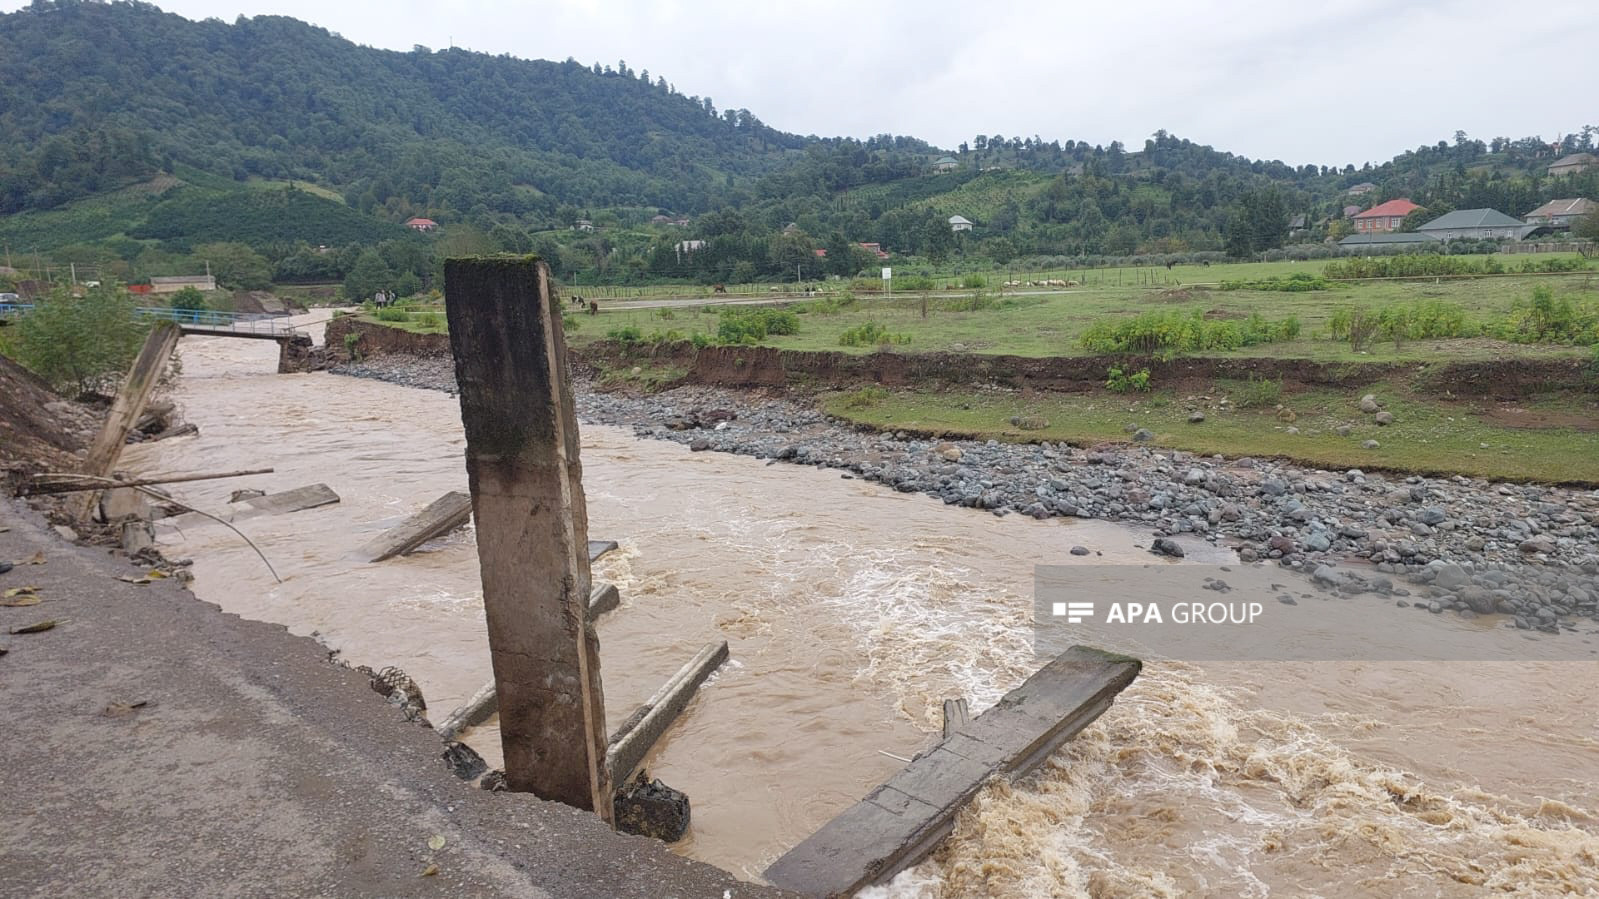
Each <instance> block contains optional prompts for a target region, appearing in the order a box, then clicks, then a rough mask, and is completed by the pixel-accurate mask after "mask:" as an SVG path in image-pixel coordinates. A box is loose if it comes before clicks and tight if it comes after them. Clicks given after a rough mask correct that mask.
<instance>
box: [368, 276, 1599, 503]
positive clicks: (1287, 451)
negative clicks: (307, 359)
mask: <svg viewBox="0 0 1599 899" xmlns="http://www.w3.org/2000/svg"><path fill="white" fill-rule="evenodd" d="M1525 258H1527V257H1509V258H1508V259H1507V260H1506V262H1507V263H1508V264H1510V265H1515V264H1517V263H1519V261H1520V260H1522V259H1525ZM1322 266H1323V264H1321V263H1265V264H1261V263H1254V264H1250V263H1240V264H1235V265H1212V266H1209V267H1208V268H1207V267H1192V266H1190V267H1179V268H1178V269H1176V270H1174V272H1173V273H1167V272H1166V271H1165V270H1164V269H1160V270H1147V271H1143V272H1142V274H1128V272H1123V273H1122V275H1121V277H1120V279H1119V280H1120V281H1121V282H1122V283H1121V284H1120V285H1119V286H1118V285H1116V284H1114V283H1112V284H1109V285H1105V286H1095V285H1094V283H1093V281H1090V283H1089V285H1087V286H1081V287H1077V288H1072V289H1067V290H1052V291H1038V290H1029V289H1026V288H1023V289H1021V290H995V289H956V290H931V291H927V292H925V293H923V292H913V293H905V294H896V295H894V296H892V297H889V296H886V295H877V294H861V293H852V292H849V291H846V290H842V289H840V290H836V291H834V292H822V293H819V294H818V295H816V296H814V297H811V298H805V299H794V300H792V301H783V302H782V305H781V306H779V307H775V308H774V307H770V306H750V305H743V306H719V305H710V304H701V303H697V302H693V301H685V302H682V303H677V304H673V305H669V306H659V305H657V306H654V307H647V308H640V307H637V306H633V307H630V306H629V304H628V303H626V302H602V303H601V304H600V305H601V311H600V314H598V315H595V316H590V315H588V314H583V313H576V314H571V315H569V316H568V317H567V338H568V340H569V341H570V342H571V343H572V344H574V345H575V346H583V345H586V344H590V343H593V342H595V341H599V340H622V341H624V342H629V341H630V342H637V343H641V344H642V343H647V342H652V341H662V340H690V339H695V338H698V339H699V340H700V341H701V342H704V343H714V342H716V341H717V340H718V338H719V337H725V336H726V333H725V332H724V331H723V330H722V326H723V325H724V323H725V322H726V321H727V320H728V319H729V318H737V317H740V316H760V315H765V314H768V313H770V312H772V311H776V309H781V310H782V311H784V312H791V313H793V315H792V316H785V317H784V319H785V321H786V322H787V324H786V325H785V326H784V327H783V328H782V329H781V330H783V331H785V332H788V331H791V332H792V333H782V334H777V333H772V334H768V335H767V336H765V337H764V338H763V339H761V340H760V341H759V343H760V344H761V345H765V346H775V347H783V348H791V349H796V350H825V351H839V352H846V353H870V352H879V351H885V350H886V351H889V352H895V353H921V352H947V353H972V354H1010V355H1019V356H1035V357H1042V356H1086V355H1098V354H1099V353H1098V351H1096V350H1095V349H1093V348H1091V347H1088V346H1085V345H1084V337H1085V335H1089V334H1090V329H1095V328H1098V329H1099V330H1100V331H1101V332H1102V331H1104V329H1106V328H1107V327H1110V328H1114V327H1115V326H1116V325H1117V324H1118V323H1123V322H1134V321H1141V320H1142V319H1141V318H1140V317H1141V316H1148V315H1149V314H1151V313H1154V314H1157V315H1160V316H1171V317H1175V318H1176V319H1178V320H1180V321H1183V322H1190V321H1193V320H1194V317H1195V316H1197V318H1198V320H1200V321H1202V322H1204V323H1206V324H1207V326H1208V325H1209V324H1217V323H1229V322H1230V323H1235V324H1238V325H1243V324H1245V323H1247V322H1248V321H1249V320H1250V317H1251V316H1258V319H1256V321H1257V322H1260V321H1263V322H1264V323H1266V324H1267V325H1269V326H1271V330H1272V333H1273V335H1274V337H1273V338H1271V339H1266V340H1264V341H1263V342H1258V343H1253V344H1251V345H1244V346H1237V347H1232V348H1223V349H1201V350H1189V351H1186V352H1183V351H1168V352H1172V353H1173V354H1177V355H1203V356H1237V357H1270V358H1282V359H1310V360H1317V361H1325V362H1351V363H1358V362H1395V361H1402V362H1416V363H1428V362H1442V361H1484V360H1511V361H1514V360H1516V359H1534V358H1551V357H1554V358H1580V359H1593V360H1594V363H1593V367H1592V368H1591V369H1590V371H1591V372H1592V374H1591V375H1589V376H1588V377H1587V380H1586V381H1585V383H1581V384H1572V385H1570V389H1567V390H1561V391H1557V392H1555V393H1551V394H1548V395H1543V396H1539V397H1533V398H1527V399H1524V400H1520V401H1518V402H1514V403H1506V402H1498V401H1491V400H1483V401H1473V402H1463V401H1458V400H1452V399H1449V398H1447V397H1446V396H1445V397H1440V396H1439V395H1438V394H1437V392H1436V391H1435V390H1422V389H1420V388H1419V387H1413V385H1411V384H1410V383H1408V378H1405V379H1399V380H1397V381H1395V382H1391V383H1387V384H1384V385H1381V386H1380V387H1377V388H1375V389H1372V390H1370V391H1369V392H1374V393H1376V394H1377V395H1378V397H1379V398H1380V399H1381V400H1382V401H1383V403H1384V405H1385V407H1386V409H1387V410H1388V411H1390V412H1392V413H1393V415H1394V423H1393V424H1391V425H1388V426H1379V425H1377V424H1376V423H1375V421H1374V420H1373V417H1372V416H1369V415H1363V414H1361V413H1360V412H1359V411H1358V409H1357V408H1356V404H1357V402H1358V401H1359V399H1360V395H1361V394H1363V393H1365V392H1368V390H1366V389H1356V388H1350V389H1349V390H1347V391H1341V390H1336V389H1325V388H1306V387H1305V386H1303V385H1297V384H1292V383H1289V384H1284V383H1281V382H1269V381H1268V382H1228V381H1216V382H1213V383H1208V384H1203V385H1190V384H1184V385H1181V389H1179V386H1178V385H1172V384H1160V383H1152V384H1149V385H1148V388H1149V389H1148V390H1147V391H1142V392H1141V391H1139V390H1137V389H1136V388H1135V389H1132V390H1129V391H1128V392H1125V393H1122V392H1113V391H1112V390H1109V389H1103V390H1092V391H1089V392H1086V393H1054V392H1043V391H1027V392H1020V391H1015V390H1002V389H961V390H933V389H928V388H917V387H911V388H908V389H900V390H885V389H882V388H880V387H865V388H861V389H859V390H849V391H841V392H838V393H833V394H828V395H824V396H822V397H821V398H820V401H821V403H822V406H823V407H824V408H825V409H826V410H827V411H828V412H829V413H831V414H833V415H836V416H839V417H840V418H844V419H847V420H850V421H854V422H858V423H862V424H867V425H872V426H875V427H878V428H883V429H900V428H903V429H909V430H914V431H918V432H930V433H937V434H944V435H951V436H955V435H959V436H968V437H974V438H982V439H989V438H992V439H1000V440H1016V441H1038V440H1051V441H1065V442H1068V443H1073V444H1078V445H1084V444H1095V443H1102V442H1113V441H1126V440H1128V439H1130V438H1129V434H1130V430H1131V429H1132V428H1136V427H1142V428H1147V429H1148V430H1150V431H1151V432H1153V433H1154V435H1155V440H1154V441H1153V445H1154V446H1157V447H1168V448H1172V449H1180V450H1186V451H1191V452H1196V453H1205V454H1210V453H1222V454H1225V455H1229V456H1239V455H1256V456H1272V457H1281V458H1288V459H1293V460H1296V461H1299V462H1303V463H1307V464H1311V465H1316V466H1320V467H1325V468H1329V469H1334V470H1338V469H1344V468H1368V469H1384V470H1392V471H1404V472H1417V473H1427V474H1457V473H1458V474H1466V475H1471V476H1480V477H1488V478H1500V479H1511V480H1528V481H1546V482H1567V483H1583V484H1599V391H1596V389H1595V387H1594V385H1595V384H1596V383H1599V352H1596V349H1595V347H1594V346H1591V345H1588V343H1590V342H1591V341H1593V340H1599V272H1595V271H1593V270H1591V269H1590V270H1584V271H1580V272H1574V273H1566V274H1553V275H1541V274H1539V275H1535V274H1514V275H1502V276H1491V277H1473V278H1447V279H1446V278H1438V279H1418V280H1371V281H1357V282H1341V283H1334V284H1333V285H1332V286H1331V287H1330V288H1329V289H1321V290H1307V291H1304V292H1278V291H1267V290H1252V289H1228V290H1223V289H1221V284H1222V282H1223V281H1255V280H1259V279H1263V278H1270V277H1278V278H1286V277H1288V276H1289V275H1292V274H1295V273H1301V272H1303V273H1308V274H1313V275H1314V274H1319V273H1320V272H1321V271H1322ZM1098 274H1099V275H1100V278H1101V279H1104V280H1112V281H1114V280H1115V275H1113V274H1109V273H1106V272H1100V273H1098ZM1050 275H1051V276H1053V277H1060V278H1061V279H1062V280H1064V279H1067V278H1070V279H1072V280H1081V275H1080V273H1079V274H1078V275H1077V276H1075V277H1074V276H1073V275H1072V273H1065V272H1062V273H1050ZM1168 275H1172V276H1175V277H1180V276H1196V277H1197V276H1204V277H1205V278H1206V280H1207V281H1208V284H1193V283H1189V284H1183V285H1181V286H1176V285H1173V284H1170V283H1164V282H1163V278H1165V277H1166V276H1168ZM996 277H998V276H991V277H990V279H989V280H990V281H993V280H994V279H995V278H996ZM1041 277H1043V276H1042V275H1035V276H1033V277H1032V278H1031V280H1039V279H1040V278H1041ZM1024 280H1026V279H1024ZM1129 281H1132V282H1134V283H1133V284H1129V283H1128V282H1129ZM1535 291H1537V292H1539V293H1541V294H1542V295H1543V297H1544V301H1543V302H1544V307H1545V308H1546V309H1555V310H1565V311H1564V312H1563V313H1561V314H1563V315H1566V316H1567V320H1568V327H1567V330H1566V332H1565V334H1566V336H1564V337H1553V338H1546V339H1545V341H1544V342H1524V341H1526V340H1527V339H1528V337H1527V334H1526V333H1525V331H1523V332H1520V337H1519V338H1518V339H1516V340H1511V339H1508V338H1509V337H1512V336H1516V335H1515V334H1512V333H1511V331H1510V330H1507V329H1508V328H1510V324H1509V323H1520V324H1519V325H1518V326H1519V327H1523V328H1524V327H1525V322H1526V321H1527V316H1528V315H1529V312H1528V310H1529V309H1530V308H1532V300H1533V298H1534V296H1535ZM580 295H581V294H580ZM924 309H925V312H924ZM1353 309H1361V310H1366V311H1368V312H1372V313H1374V314H1375V313H1381V312H1383V311H1384V310H1388V311H1391V310H1396V309H1398V310H1406V309H1410V310H1414V309H1431V310H1433V312H1434V314H1436V313H1437V310H1440V309H1442V310H1446V311H1447V313H1448V316H1447V317H1448V318H1449V320H1450V321H1451V322H1452V323H1453V324H1451V325H1450V328H1451V329H1453V331H1452V332H1459V333H1467V334H1471V335H1473V336H1468V337H1428V338H1426V339H1410V338H1409V337H1406V338H1404V339H1400V340H1399V341H1398V342H1397V343H1396V342H1395V341H1394V340H1392V339H1389V340H1379V339H1372V340H1370V341H1369V342H1367V343H1366V344H1365V345H1364V346H1363V347H1362V348H1361V349H1360V350H1359V351H1357V350H1356V349H1355V348H1354V347H1353V346H1352V344H1351V342H1350V341H1349V340H1348V339H1347V338H1344V337H1337V336H1334V335H1335V333H1336V332H1338V331H1339V325H1338V320H1339V317H1340V316H1343V317H1344V319H1346V320H1347V318H1348V314H1349V311H1350V310H1353ZM368 315H369V317H372V318H377V317H378V316H381V317H382V318H383V319H387V320H388V321H386V322H385V323H387V324H391V325H393V326H395V327H402V328H405V329H406V330H411V331H416V332H421V333H429V332H437V331H441V330H442V329H443V323H442V315H440V314H439V310H438V308H437V307H431V308H420V307H417V308H412V309H410V310H409V311H405V310H381V311H380V312H378V313H376V314H372V313H369V314H368ZM1289 318H1293V319H1295V320H1297V323H1298V327H1297V329H1296V330H1295V331H1294V332H1293V335H1292V336H1291V338H1288V339H1276V337H1275V334H1276V333H1277V329H1278V326H1279V325H1280V324H1281V323H1283V322H1285V321H1286V320H1288V319H1289ZM1570 323H1574V324H1570ZM1345 328H1347V323H1346V324H1345ZM774 330H775V329H774ZM1282 333H1284V334H1286V333H1288V331H1287V329H1283V330H1282ZM1571 334H1576V335H1577V336H1576V337H1572V336H1570V335H1571ZM862 335H865V336H864V338H863V336H862ZM684 374H686V372H684V371H682V370H678V369H672V368H661V367H658V366H655V365H653V364H651V363H649V362H647V361H645V362H643V364H640V365H636V366H635V365H631V364H630V365H627V366H624V367H621V368H618V369H617V370H615V371H611V372H609V373H607V374H606V375H605V376H604V382H605V383H606V384H607V385H608V386H613V387H627V388H630V389H638V390H646V391H647V390H654V389H659V388H661V387H663V386H667V385H669V384H671V383H672V382H673V381H674V380H676V379H678V378H680V377H682V376H683V375H684ZM1108 374H1109V373H1108V372H1107V375H1108ZM1128 374H1133V373H1131V372H1129V373H1128ZM1195 411H1201V412H1203V413H1204V415H1205V419H1204V421H1202V422H1197V423H1191V422H1190V421H1189V416H1190V415H1191V414H1192V413H1193V412H1195ZM1013 420H1015V421H1018V422H1021V423H1022V424H1026V425H1028V427H1027V428H1026V429H1023V428H1022V427H1020V426H1019V425H1018V424H1014V423H1013ZM1368 440H1375V441H1377V443H1378V446H1376V447H1374V448H1367V447H1366V446H1365V442H1366V441H1368Z"/></svg>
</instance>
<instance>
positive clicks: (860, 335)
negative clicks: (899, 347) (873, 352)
mask: <svg viewBox="0 0 1599 899" xmlns="http://www.w3.org/2000/svg"><path fill="white" fill-rule="evenodd" d="M910 342H911V336H910V335H909V334H893V333H890V332H889V330H888V329H887V328H885V327H883V326H882V325H880V324H878V323H877V322H866V323H865V324H862V325H858V326H856V327H854V328H851V329H849V330H848V331H845V332H844V333H842V334H840V335H838V343H839V345H840V346H890V345H892V344H896V343H898V344H907V343H910Z"/></svg>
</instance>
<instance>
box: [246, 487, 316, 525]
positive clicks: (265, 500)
mask: <svg viewBox="0 0 1599 899" xmlns="http://www.w3.org/2000/svg"><path fill="white" fill-rule="evenodd" d="M338 501H339V495H338V494H337V493H334V492H333V488H332V487H329V486H328V485H326V484H312V485H310V486H309V487H296V488H294V489H293V490H284V491H281V492H279V493H268V494H267V495H266V496H252V497H250V498H249V499H241V500H239V501H238V502H236V503H229V504H228V506H229V508H231V509H233V510H234V515H233V518H232V519H230V520H233V521H237V520H238V519H239V518H240V517H241V516H243V517H250V516H249V515H247V514H245V513H250V512H254V513H258V514H261V515H284V514H286V513H289V512H303V511H305V510H306V509H316V508H320V507H322V506H331V505H333V504H334V503H336V502H338Z"/></svg>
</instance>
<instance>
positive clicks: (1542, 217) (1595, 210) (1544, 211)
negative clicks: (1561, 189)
mask: <svg viewBox="0 0 1599 899" xmlns="http://www.w3.org/2000/svg"><path fill="white" fill-rule="evenodd" d="M1595 214H1599V203H1595V202H1594V201H1592V200H1588V199H1584V198H1582V197H1577V198H1575V199H1571V200H1550V201H1549V202H1547V203H1545V204H1543V205H1542V206H1539V207H1538V208H1537V209H1534V210H1533V211H1531V212H1529V213H1527V216H1526V221H1527V224H1529V225H1543V226H1546V227H1550V228H1570V227H1571V226H1572V225H1573V224H1575V223H1576V221H1577V219H1580V218H1582V217H1583V216H1585V215H1595Z"/></svg>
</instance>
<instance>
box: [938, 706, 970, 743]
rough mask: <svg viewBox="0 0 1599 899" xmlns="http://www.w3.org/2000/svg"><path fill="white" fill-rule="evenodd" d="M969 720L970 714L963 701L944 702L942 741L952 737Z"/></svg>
mask: <svg viewBox="0 0 1599 899" xmlns="http://www.w3.org/2000/svg"><path fill="white" fill-rule="evenodd" d="M971 720H972V712H971V709H969V708H967V706H966V700H965V699H946V700H944V739H946V740H947V739H949V738H950V737H952V736H954V735H955V732H956V731H958V730H960V729H961V728H962V727H964V726H965V725H966V723H967V722H968V721H971Z"/></svg>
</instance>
